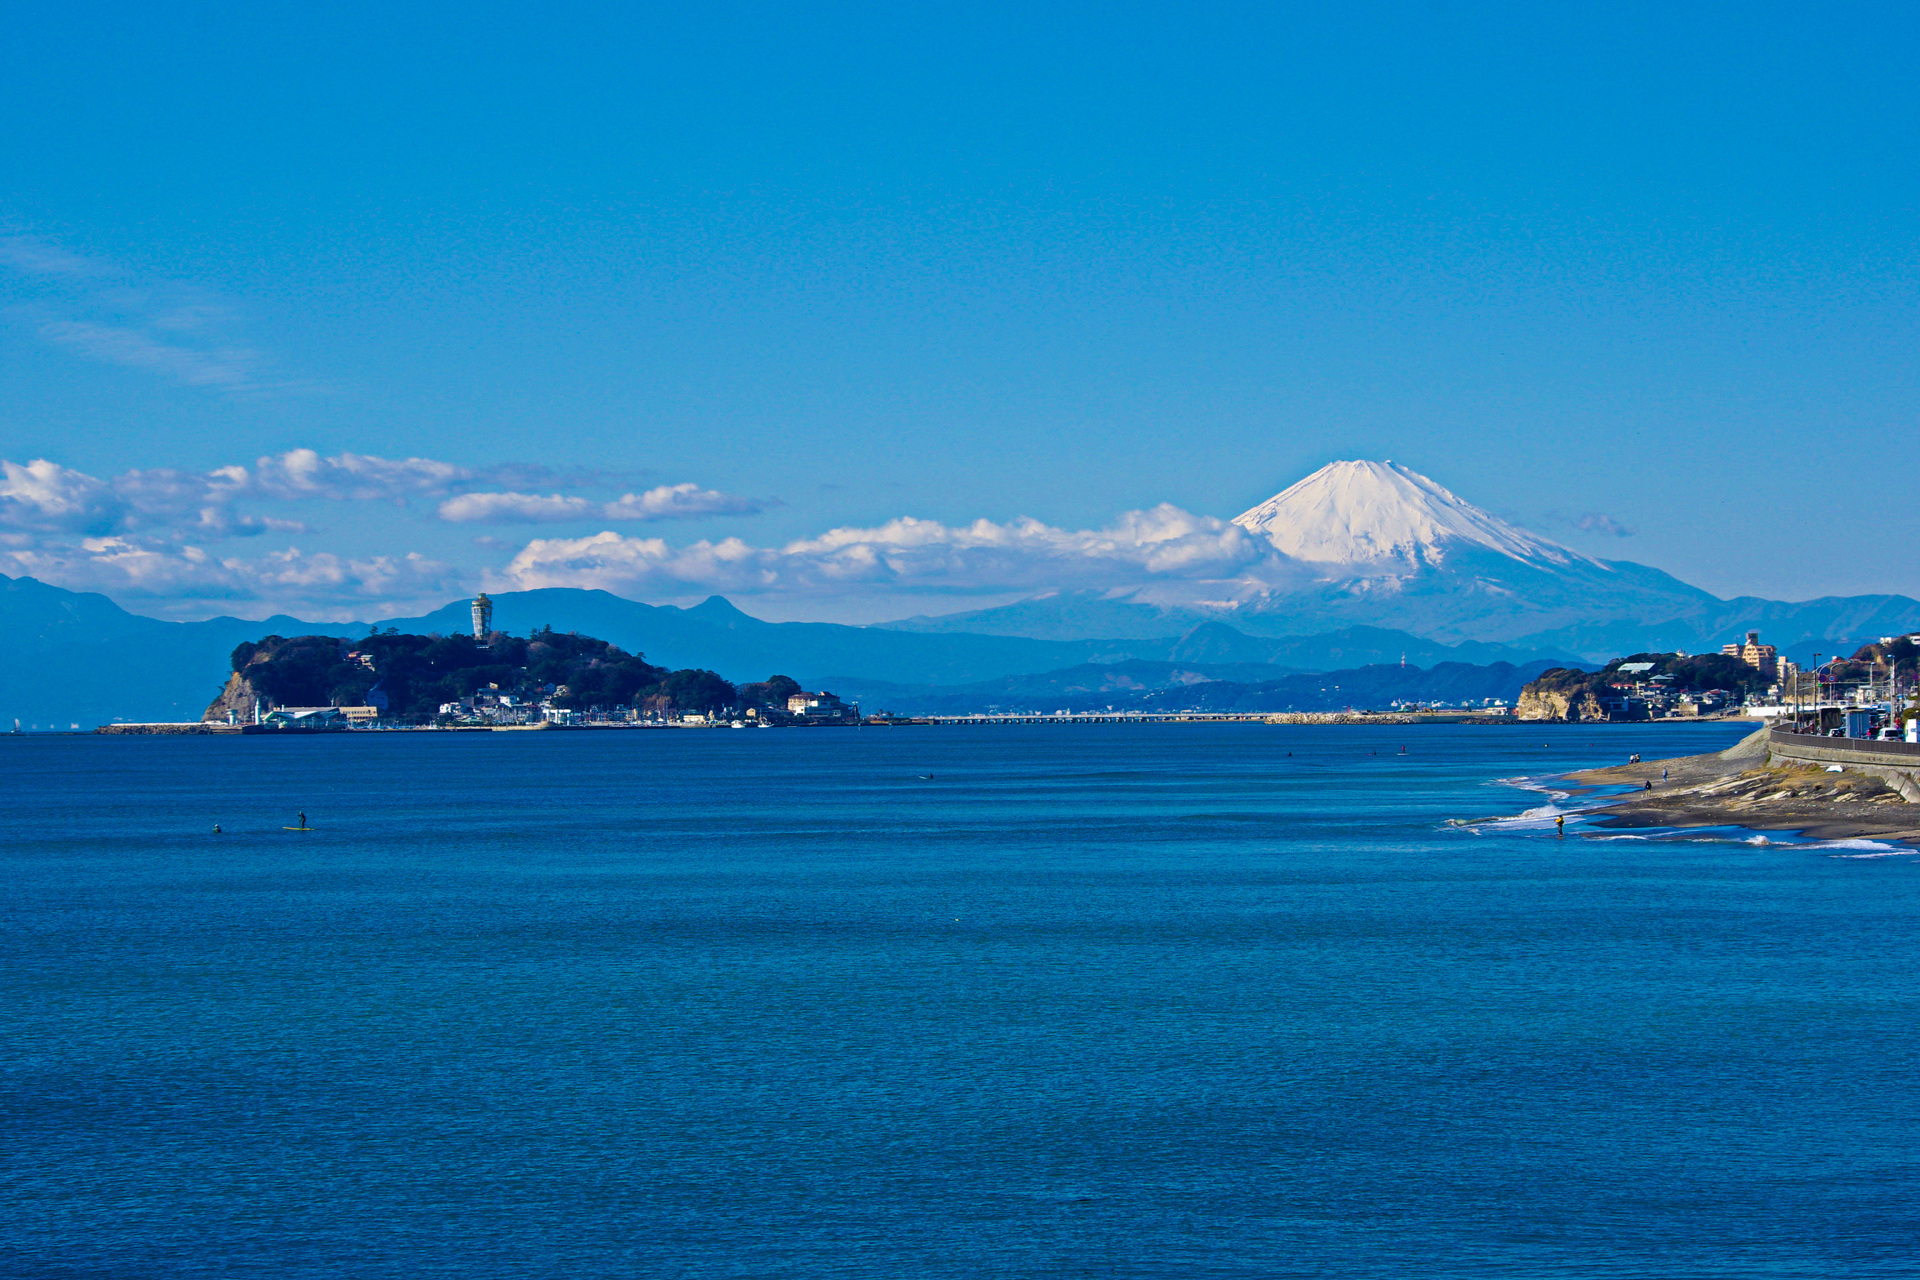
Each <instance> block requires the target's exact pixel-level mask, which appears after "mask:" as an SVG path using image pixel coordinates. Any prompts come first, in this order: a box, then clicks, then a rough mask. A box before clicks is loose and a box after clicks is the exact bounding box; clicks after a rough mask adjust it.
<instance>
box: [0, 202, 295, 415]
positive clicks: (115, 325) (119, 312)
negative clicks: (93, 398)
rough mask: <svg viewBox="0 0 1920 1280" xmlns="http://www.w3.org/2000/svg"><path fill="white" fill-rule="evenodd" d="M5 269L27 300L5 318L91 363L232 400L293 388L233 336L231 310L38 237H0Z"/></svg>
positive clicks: (194, 291) (235, 326)
mask: <svg viewBox="0 0 1920 1280" xmlns="http://www.w3.org/2000/svg"><path fill="white" fill-rule="evenodd" d="M0 269H6V270H7V271H9V272H10V273H11V275H12V276H13V278H14V280H15V282H16V288H15V289H14V290H13V292H15V293H16V294H18V295H21V298H22V300H21V301H19V302H17V303H16V304H14V305H12V306H10V307H8V308H7V309H6V311H5V313H4V314H5V315H7V316H8V317H9V318H11V319H12V320H13V321H14V322H15V323H16V324H19V325H21V326H23V327H25V328H28V329H31V330H32V331H33V332H34V333H36V334H38V335H39V336H40V337H41V338H43V339H44V340H46V341H47V342H50V343H52V344H54V345H56V346H60V347H64V348H66V349H68V350H70V351H74V352H77V353H79V354H80V355H83V356H85V357H87V358H89V359H92V360H97V361H100V362H101V363H104V364H117V365H120V366H122V367H124V368H130V369H139V370H143V371H145V372H148V373H154V374H158V375H159V376H161V377H163V378H166V379H168V380H170V381H173V382H177V383H181V384H182V385H185V386H190V387H209V388H213V389H215V390H219V391H224V392H227V393H229V394H234V395H259V394H262V393H267V392H274V391H286V390H293V389H296V384H295V383H293V382H290V381H288V380H286V379H284V378H278V377H275V376H274V375H273V374H272V373H271V372H270V370H271V365H272V361H271V360H269V359H268V358H267V357H266V356H265V355H263V354H262V353H261V352H259V351H257V350H255V349H254V348H253V347H251V346H250V345H248V344H247V343H245V342H243V341H239V340H237V338H236V334H237V331H238V330H239V328H240V321H239V317H238V315H237V313H236V311H235V309H234V308H233V307H231V306H229V305H227V304H226V303H224V302H222V301H221V300H220V299H218V298H217V297H215V296H214V295H213V294H211V293H209V292H208V291H206V290H204V289H200V288H197V287H195V286H193V285H189V284H185V283H182V282H179V281H169V280H143V279H139V278H136V277H135V276H134V275H133V274H132V273H130V272H127V271H125V270H124V269H122V268H121V267H119V266H117V265H116V264H114V263H112V262H109V261H107V260H106V259H104V258H90V257H86V256H83V255H81V254H76V253H73V252H71V251H69V250H67V249H63V248H61V247H60V246H59V245H56V244H53V243H50V242H49V241H46V240H43V239H41V238H39V237H37V236H29V235H18V234H16V235H5V236H0Z"/></svg>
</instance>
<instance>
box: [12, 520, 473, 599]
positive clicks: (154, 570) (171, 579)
mask: <svg viewBox="0 0 1920 1280" xmlns="http://www.w3.org/2000/svg"><path fill="white" fill-rule="evenodd" d="M0 568H4V569H5V570H6V571H7V572H9V573H14V574H25V575H28V576H31V577H35V578H38V579H40V580H41V581H42V582H48V583H52V584H53V585H55V586H60V587H65V588H67V589H69V590H74V591H99V592H103V593H105V594H107V595H110V596H112V597H114V598H116V599H120V600H127V601H135V602H148V601H156V602H163V603H162V606H161V608H160V609H159V610H158V612H161V613H179V614H183V615H188V616H198V615H200V614H203V613H204V612H206V610H205V609H203V608H198V607H196V606H198V605H199V604H200V603H201V602H219V603H223V604H226V605H228V606H230V607H231V606H234V605H238V604H240V603H242V602H250V601H264V602H267V603H268V604H270V605H271V607H272V608H274V609H285V610H292V611H296V612H305V613H307V614H308V615H309V616H312V615H319V616H322V617H326V616H332V617H352V616H356V615H371V614H377V613H382V612H390V611H393V610H395V609H397V608H402V607H410V606H415V605H419V604H421V603H430V604H431V605H438V604H442V603H445V600H446V597H447V596H448V595H450V594H458V593H460V592H463V591H465V590H466V589H467V586H468V583H467V581H466V579H465V577H464V575H462V574H461V573H460V572H459V571H458V570H456V569H454V568H453V567H452V566H449V565H446V564H443V563H440V562H438V561H435V560H431V559H428V558H427V557H425V556H421V555H418V554H407V555H400V556H360V557H355V556H340V555H334V554H331V553H328V552H318V553H308V552H304V551H301V550H299V549H298V548H292V547H290V548H288V549H286V550H284V551H275V552H270V553H268V554H266V555H263V556H258V557H254V558H251V559H246V558H241V557H231V556H230V557H220V556H215V555H212V554H209V553H208V552H207V551H206V550H205V549H204V548H202V547H198V546H192V545H187V546H155V545H152V544H150V543H144V542H141V541H138V540H135V539H129V538H122V537H99V538H84V539H82V540H80V542H79V543H78V544H74V545H51V546H39V547H29V548H19V549H15V550H0ZM143 611H144V610H143Z"/></svg>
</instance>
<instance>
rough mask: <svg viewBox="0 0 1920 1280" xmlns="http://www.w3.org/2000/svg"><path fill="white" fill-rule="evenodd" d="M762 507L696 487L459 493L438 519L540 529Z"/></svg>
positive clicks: (762, 507)
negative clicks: (586, 493) (614, 494)
mask: <svg viewBox="0 0 1920 1280" xmlns="http://www.w3.org/2000/svg"><path fill="white" fill-rule="evenodd" d="M767 505H768V504H767V503H765V502H761V501H759V500H758V499H754V498H744V497H741V496H740V495H738V494H732V493H721V492H720V491H719V490H717V489H702V488H701V487H700V486H699V485H697V484H663V485H660V486H659V487H657V488H653V489H649V490H647V491H646V492H645V493H629V494H624V495H622V496H621V497H619V498H616V499H615V500H614V501H612V502H593V501H590V500H588V499H586V498H579V497H566V496H563V495H561V494H557V493H555V494H549V495H546V496H544V497H543V496H541V495H539V494H533V493H463V494H460V495H458V496H456V497H452V498H449V499H447V500H446V501H445V502H442V503H441V504H440V518H441V519H442V520H451V521H455V522H459V523H466V522H473V521H487V522H489V523H492V524H540V523H549V524H550V523H557V522H560V521H566V520H634V521H653V520H690V519H693V518H695V517H698V516H712V515H752V514H754V513H756V512H759V511H764V510H765V509H766V508H767Z"/></svg>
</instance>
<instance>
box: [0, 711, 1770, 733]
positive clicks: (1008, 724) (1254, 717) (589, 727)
mask: <svg viewBox="0 0 1920 1280" xmlns="http://www.w3.org/2000/svg"><path fill="white" fill-rule="evenodd" d="M1566 723H1567V722H1564V721H1554V720H1516V719H1514V718H1513V717H1511V716H1489V715H1484V714H1476V713H1473V712H1466V711H1460V712H1444V711H1443V712H1430V713H1418V712H1415V713H1407V712H1377V713H1367V712H1342V711H1249V712H1214V711H1193V712H1173V711H1168V712H1132V713H1122V712H1110V713H1096V712H1087V713H1076V714H1068V715H1059V714H1051V715H1048V714H1031V715H1026V714H1005V715H1002V714H996V713H985V712H983V713H981V714H978V715H956V716H894V717H886V718H881V717H870V718H868V719H866V720H862V721H858V722H850V721H845V720H823V721H821V722H819V723H816V724H809V723H806V722H804V721H803V722H799V723H794V724H783V725H765V726H761V725H755V724H752V723H747V724H743V725H739V726H734V725H732V724H730V723H728V722H724V721H723V722H719V723H708V724H676V723H665V724H663V723H657V722H655V723H623V722H611V723H601V724H551V723H535V724H502V725H486V724H478V725H475V724H464V725H382V726H377V727H375V726H363V727H356V728H338V729H304V728H296V727H280V726H271V725H230V724H220V723H217V722H213V723H207V722H201V721H179V722H164V721H162V722H147V723H139V722H129V723H117V724H103V725H100V726H99V727H97V728H95V729H91V730H88V729H78V730H73V729H51V730H47V729H41V730H33V731H32V732H33V733H34V734H36V735H38V736H43V737H44V736H47V735H49V734H55V735H62V734H64V735H67V736H73V735H76V734H79V735H86V734H101V735H105V736H109V737H243V736H244V737H325V736H341V735H347V736H354V737H364V736H369V735H379V734H392V733H528V732H541V733H580V732H588V731H591V732H607V731H631V730H659V729H729V728H735V727H739V728H763V727H764V728H782V729H903V728H929V727H939V726H962V727H978V728H1020V727H1026V726H1031V725H1042V724H1063V725H1096V724H1266V725H1314V726H1320V727H1328V728H1338V727H1347V728H1364V727H1366V726H1368V725H1376V726H1383V727H1385V726H1391V727H1394V728H1410V727H1419V726H1421V725H1470V726H1473V727H1477V728H1506V729H1541V728H1557V727H1563V726H1564V725H1565V724H1566ZM1649 723H1653V724H1660V725H1663V726H1668V725H1671V726H1679V725H1707V724H1729V723H1756V722H1754V721H1751V720H1748V719H1747V718H1746V717H1742V716H1701V717H1697V718H1695V717H1687V718H1685V719H1675V720H1670V721H1669V720H1663V721H1652V722H1649V721H1633V722H1622V723H1620V724H1619V725H1617V726H1612V727H1618V728H1645V727H1647V725H1648V724H1649ZM1579 724H1580V727H1582V728H1589V727H1595V726H1608V725H1609V724H1610V722H1607V721H1581V722H1579ZM22 736H25V735H24V734H23V735H22Z"/></svg>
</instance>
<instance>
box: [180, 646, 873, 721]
mask: <svg viewBox="0 0 1920 1280" xmlns="http://www.w3.org/2000/svg"><path fill="white" fill-rule="evenodd" d="M231 666H232V675H231V676H230V677H229V678H228V681H227V685H226V687H225V688H224V689H223V690H222V691H221V693H220V696H219V697H218V698H216V699H215V700H214V702H213V704H212V705H211V706H210V707H208V708H207V712H206V716H205V719H206V720H208V721H213V722H219V723H230V724H248V723H255V722H258V721H261V720H263V719H265V718H267V717H270V716H274V715H275V714H276V713H279V714H280V715H281V716H282V717H283V718H284V717H285V716H286V715H287V714H290V709H301V710H310V709H324V708H339V709H341V710H342V711H343V712H350V713H353V714H352V716H351V718H354V719H365V720H370V719H378V720H380V721H383V722H387V723H393V724H411V725H423V724H436V723H438V724H448V723H463V722H479V723H529V722H542V721H551V720H555V719H560V720H567V719H571V718H573V717H574V716H576V715H578V716H583V717H584V716H593V717H595V718H607V719H621V720H636V719H648V720H674V719H684V718H685V717H687V716H689V715H695V716H706V717H720V716H728V715H733V716H743V717H747V718H751V719H755V720H759V721H761V722H763V723H774V722H785V721H787V720H789V719H791V718H793V717H794V716H795V715H796V714H798V715H801V716H806V715H808V714H809V713H811V714H812V718H814V719H816V720H817V719H821V718H839V717H843V716H845V715H847V714H856V715H857V708H848V707H843V706H842V705H841V704H840V703H839V701H838V699H836V698H834V697H833V695H831V694H811V695H804V694H803V691H802V690H801V688H800V685H799V684H798V682H796V681H794V680H792V679H789V678H788V677H786V676H780V675H776V676H771V677H769V678H768V679H766V680H764V681H758V682H754V683H749V684H743V685H735V684H733V683H731V682H729V681H727V680H725V679H723V678H722V677H721V676H719V675H717V674H715V673H714V672H712V671H706V670H699V669H685V670H680V671H671V670H668V669H667V668H665V667H661V666H655V665H654V664H652V663H650V662H648V661H647V660H646V658H645V656H644V655H642V654H637V653H628V652H627V651H626V650H624V649H622V648H620V647H619V646H618V645H615V644H610V643H608V642H607V641H605V640H600V639H597V638H595V637H593V636H585V635H580V634H578V633H575V632H559V631H555V630H553V629H552V628H550V627H542V628H541V629H539V630H538V631H535V632H534V633H533V634H532V635H530V636H527V637H526V638H524V639H522V638H520V637H517V636H510V635H507V634H505V633H503V632H493V633H492V634H490V635H489V636H488V637H487V638H486V639H485V640H484V641H483V640H477V639H475V638H474V637H472V636H466V635H406V634H402V633H400V632H399V631H397V630H395V629H394V628H391V627H390V628H388V629H387V630H385V631H376V632H374V633H372V634H370V635H367V636H365V637H363V638H361V639H358V640H343V639H340V638H338V637H335V636H325V635H308V636H293V637H290V638H289V637H282V636H267V637H265V638H264V639H260V640H249V641H245V642H243V643H241V644H240V645H238V646H236V647H235V648H234V650H233V654H232V657H231ZM799 704H807V705H799Z"/></svg>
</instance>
